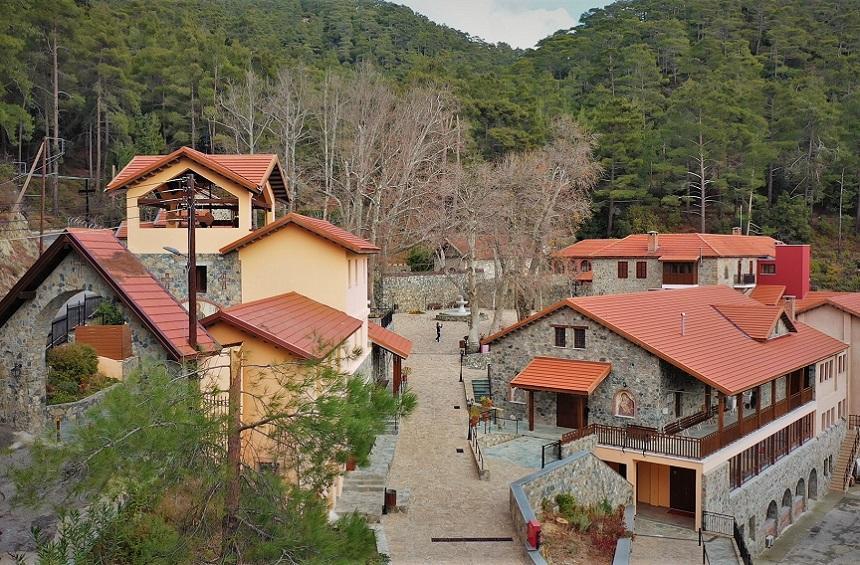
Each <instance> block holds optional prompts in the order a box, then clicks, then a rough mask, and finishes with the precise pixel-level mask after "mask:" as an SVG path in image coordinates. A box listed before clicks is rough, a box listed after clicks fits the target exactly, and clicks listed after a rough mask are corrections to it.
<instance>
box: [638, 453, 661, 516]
mask: <svg viewBox="0 0 860 565" xmlns="http://www.w3.org/2000/svg"><path fill="white" fill-rule="evenodd" d="M636 502H644V503H646V504H650V505H652V506H662V507H663V508H668V507H669V467H668V466H667V465H657V464H656V463H650V462H648V461H638V462H637V463H636Z"/></svg>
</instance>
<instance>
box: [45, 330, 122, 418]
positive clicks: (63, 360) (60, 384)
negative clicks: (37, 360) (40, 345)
mask: <svg viewBox="0 0 860 565" xmlns="http://www.w3.org/2000/svg"><path fill="white" fill-rule="evenodd" d="M47 364H48V382H47V384H46V387H45V388H46V392H47V396H48V404H63V403H66V402H74V401H76V400H80V399H81V398H84V397H86V396H89V395H90V394H92V393H94V392H96V391H99V390H101V389H103V388H105V387H107V386H108V385H110V384H112V383H114V382H115V380H114V379H110V378H108V377H105V376H104V375H102V374H100V373H98V368H99V360H98V356H97V355H96V350H95V349H93V348H92V347H90V346H89V345H86V344H83V343H70V344H68V345H63V346H60V347H55V348H53V349H51V350H49V351H48V355H47Z"/></svg>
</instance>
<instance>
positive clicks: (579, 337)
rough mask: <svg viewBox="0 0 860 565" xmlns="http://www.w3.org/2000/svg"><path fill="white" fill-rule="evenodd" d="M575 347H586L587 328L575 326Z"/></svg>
mask: <svg viewBox="0 0 860 565" xmlns="http://www.w3.org/2000/svg"><path fill="white" fill-rule="evenodd" d="M573 347H574V349H585V328H573Z"/></svg>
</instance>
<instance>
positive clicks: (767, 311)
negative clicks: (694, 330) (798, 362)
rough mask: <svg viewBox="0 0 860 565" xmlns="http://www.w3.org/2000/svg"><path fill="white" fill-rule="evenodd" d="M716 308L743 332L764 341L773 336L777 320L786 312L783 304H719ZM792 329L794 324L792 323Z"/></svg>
mask: <svg viewBox="0 0 860 565" xmlns="http://www.w3.org/2000/svg"><path fill="white" fill-rule="evenodd" d="M714 308H715V309H716V310H717V312H719V313H720V314H722V315H723V316H725V317H726V319H728V320H729V321H730V322H731V323H733V324H734V325H735V326H737V327H738V329H740V330H741V331H742V332H744V333H745V334H747V335H748V336H750V337H751V338H753V339H756V340H759V341H764V340H766V339H768V338H769V337H770V336H771V333H772V332H773V327H774V325H776V322H777V320H779V318H780V317H781V316H782V315H784V314H785V311H784V310H783V308H782V307H781V306H765V305H762V304H758V305H755V306H753V305H749V304H745V305H743V306H742V305H739V304H731V305H729V304H719V305H714ZM790 325H791V327H792V329H794V325H793V324H790Z"/></svg>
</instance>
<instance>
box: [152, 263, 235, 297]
mask: <svg viewBox="0 0 860 565" xmlns="http://www.w3.org/2000/svg"><path fill="white" fill-rule="evenodd" d="M137 258H138V259H140V261H141V262H142V263H143V265H144V266H145V267H146V268H147V269H148V270H149V272H150V273H152V275H153V276H154V277H155V278H156V280H158V282H160V283H161V284H162V286H164V288H166V289H167V290H168V291H169V292H170V294H172V295H173V296H175V297H176V299H177V300H178V301H180V302H183V301H185V300H187V299H188V278H187V276H186V274H185V258H184V257H178V256H176V255H173V254H172V253H159V254H140V255H138V256H137ZM197 265H198V266H201V267H203V266H205V267H206V278H207V284H206V287H207V288H206V292H205V293H199V295H198V296H199V298H201V299H205V300H209V301H210V302H213V303H215V304H217V305H219V306H233V305H234V304H238V303H240V302H242V267H241V263H240V262H239V254H238V253H228V254H227V255H220V254H215V253H198V254H197Z"/></svg>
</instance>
